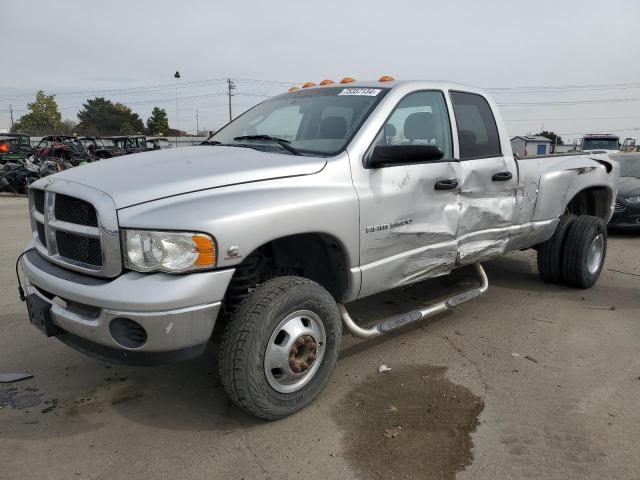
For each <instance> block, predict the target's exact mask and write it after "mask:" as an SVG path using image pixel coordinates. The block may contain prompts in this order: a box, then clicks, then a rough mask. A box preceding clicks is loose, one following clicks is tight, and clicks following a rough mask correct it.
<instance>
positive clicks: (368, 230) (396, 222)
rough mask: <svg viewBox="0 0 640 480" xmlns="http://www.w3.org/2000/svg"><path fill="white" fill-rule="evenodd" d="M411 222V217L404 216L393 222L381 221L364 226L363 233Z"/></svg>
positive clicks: (389, 228)
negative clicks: (378, 223)
mask: <svg viewBox="0 0 640 480" xmlns="http://www.w3.org/2000/svg"><path fill="white" fill-rule="evenodd" d="M412 222H413V219H412V218H405V219H403V220H396V221H395V222H389V223H382V224H380V225H369V226H368V227H367V228H365V233H373V232H382V231H384V230H391V229H392V228H398V227H402V226H403V225H409V224H410V223H412Z"/></svg>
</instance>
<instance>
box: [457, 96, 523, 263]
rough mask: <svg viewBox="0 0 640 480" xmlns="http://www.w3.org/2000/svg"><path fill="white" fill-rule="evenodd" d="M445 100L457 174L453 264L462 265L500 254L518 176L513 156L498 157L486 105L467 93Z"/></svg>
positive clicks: (500, 152) (495, 132)
mask: <svg viewBox="0 0 640 480" xmlns="http://www.w3.org/2000/svg"><path fill="white" fill-rule="evenodd" d="M450 96H451V102H452V104H453V110H454V112H455V120H456V126H457V133H458V145H459V156H460V173H461V177H460V226H459V229H458V259H457V262H458V263H459V264H462V265H464V264H470V263H476V262H478V261H481V260H485V259H488V258H492V257H494V256H497V255H499V254H501V253H503V252H504V251H505V248H506V246H507V242H508V240H509V235H510V230H511V229H510V227H511V226H512V225H513V222H514V215H515V212H516V187H517V182H518V178H517V177H518V172H517V164H516V162H515V160H514V158H513V156H512V155H508V154H503V148H502V146H501V142H500V134H499V133H498V126H497V124H496V120H495V118H494V115H493V112H492V110H491V106H490V105H489V103H488V102H487V100H486V99H485V98H484V97H483V96H482V95H478V94H475V93H468V92H458V91H452V92H450ZM505 138H506V137H505ZM504 150H506V151H507V152H508V149H506V148H505V149H504Z"/></svg>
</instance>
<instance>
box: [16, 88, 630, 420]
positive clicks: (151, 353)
mask: <svg viewBox="0 0 640 480" xmlns="http://www.w3.org/2000/svg"><path fill="white" fill-rule="evenodd" d="M617 180H618V166H617V164H616V163H615V162H612V161H610V160H609V159H608V157H607V156H590V155H580V154H576V155H564V156H542V157H528V158H526V159H522V160H516V159H514V156H513V154H512V152H511V146H510V142H509V136H508V135H507V131H506V129H505V126H504V124H503V122H502V120H501V118H500V115H499V112H498V109H497V108H496V105H495V103H494V102H493V101H492V100H491V99H490V98H489V97H488V96H487V95H486V94H485V93H484V92H483V91H482V90H480V89H477V88H473V87H468V86H464V85H456V84H451V83H443V82H428V81H395V80H393V79H390V78H388V77H383V78H381V79H380V80H378V81H371V82H355V81H352V79H350V78H345V79H343V80H342V81H341V82H339V83H334V82H331V81H329V80H326V81H323V82H321V85H318V86H316V85H315V84H311V83H309V84H305V85H304V88H299V89H295V88H292V89H291V91H289V92H288V93H285V94H282V95H279V96H276V97H274V98H271V99H269V100H267V101H265V102H263V103H261V104H259V105H257V106H256V107H254V108H252V109H250V110H249V111H247V112H246V113H244V114H243V115H241V116H239V117H238V118H236V119H235V120H233V121H232V122H231V123H229V124H228V125H227V126H225V127H224V128H222V129H221V130H220V131H218V132H217V133H215V134H214V135H212V136H211V137H210V138H209V139H208V140H207V141H205V142H204V143H203V144H202V145H199V146H193V147H185V148H179V149H171V150H159V151H156V152H148V153H140V154H135V155H131V156H128V157H126V158H113V159H110V160H109V161H103V162H99V163H94V164H91V165H86V166H81V167H78V168H74V169H70V170H67V171H64V172H61V173H59V174H56V175H53V176H50V177H47V178H44V179H41V180H39V181H37V182H35V183H34V184H32V185H31V188H30V191H29V213H30V216H31V225H32V230H33V241H32V243H30V245H29V246H28V247H27V248H26V249H25V251H24V252H23V253H22V258H21V259H20V260H21V266H22V270H23V272H24V276H25V285H24V289H25V290H26V291H25V292H23V293H24V294H23V297H26V300H27V306H28V312H29V316H30V319H31V322H32V323H33V324H34V325H35V326H37V327H39V328H40V329H41V330H42V331H43V332H44V333H45V334H46V335H48V336H55V337H56V338H58V339H59V340H61V341H62V342H64V343H65V344H67V345H69V346H71V347H73V348H75V349H77V350H79V351H81V352H85V353H87V354H89V355H92V356H95V357H98V358H102V359H104V360H107V361H113V362H120V363H129V364H145V363H147V364H149V363H154V362H167V361H175V360H181V359H186V358H191V357H194V356H197V355H200V354H201V353H202V352H203V350H204V349H205V346H206V345H207V342H209V340H210V338H211V337H212V334H214V333H215V336H216V338H221V345H220V357H219V370H220V376H221V381H222V384H223V385H224V388H225V390H226V392H227V393H228V394H229V396H230V397H231V398H232V399H233V401H234V402H235V403H236V404H237V405H238V406H239V407H240V408H242V409H244V410H245V411H247V412H250V413H252V414H254V415H257V416H260V417H263V418H267V419H275V418H280V417H283V416H286V415H289V414H291V413H293V412H295V411H297V410H299V409H301V408H303V407H304V406H306V405H308V404H309V403H310V402H311V401H312V400H313V399H314V397H316V396H317V395H318V393H319V392H320V391H321V390H322V388H323V387H324V385H325V384H326V383H327V380H328V379H329V377H330V375H331V372H332V370H333V369H334V367H335V364H336V360H337V358H338V353H339V350H340V340H341V335H342V330H343V327H344V328H345V329H346V330H348V331H349V332H350V333H351V334H353V335H355V336H358V337H362V338H368V337H373V336H376V335H382V334H384V333H387V332H390V331H393V330H395V329H397V328H400V327H403V326H406V325H408V324H410V323H412V322H416V321H419V320H420V319H422V318H425V317H427V316H430V315H434V314H437V313H439V312H443V311H445V310H447V309H450V308H454V307H455V306H456V305H459V304H461V303H463V302H466V301H469V300H472V299H473V298H475V297H477V296H478V295H480V294H482V293H483V292H484V291H485V290H486V288H487V277H486V275H485V274H484V271H483V270H482V267H481V265H480V262H482V261H484V260H487V259H490V258H493V257H496V256H497V255H501V254H504V253H506V252H509V251H513V250H520V249H526V248H536V249H537V254H538V266H539V270H540V275H541V277H542V278H543V279H544V280H546V281H550V282H557V283H565V284H568V285H571V286H575V287H581V288H587V287H590V286H591V285H593V283H594V282H595V281H596V280H597V278H598V276H599V274H600V271H601V269H602V265H603V262H604V258H605V253H606V246H607V231H606V228H605V225H606V223H607V221H608V220H609V218H610V216H611V214H612V208H613V200H614V199H615V197H616V184H617ZM461 266H469V271H470V273H472V274H473V275H474V276H475V275H476V274H477V276H478V280H479V282H478V283H477V286H476V287H474V288H472V289H470V290H466V291H461V292H460V293H459V294H457V295H454V296H451V297H449V298H446V299H444V300H442V301H441V302H439V303H436V304H434V305H428V306H425V307H424V308H422V309H420V310H416V311H410V312H402V313H401V314H399V315H397V316H394V317H392V318H387V319H384V320H383V321H381V322H380V323H379V324H377V325H374V326H372V327H365V326H363V325H362V323H360V324H358V323H357V322H355V321H354V320H353V319H352V318H351V317H350V315H349V312H348V309H349V305H348V304H349V302H351V301H353V300H356V299H359V298H362V297H366V296H368V295H373V294H375V293H378V292H382V291H385V290H389V289H394V288H397V287H402V286H406V285H409V284H412V283H414V282H419V281H421V280H424V279H428V278H431V277H436V276H438V275H445V274H448V273H449V272H451V271H452V270H453V269H455V268H457V267H461Z"/></svg>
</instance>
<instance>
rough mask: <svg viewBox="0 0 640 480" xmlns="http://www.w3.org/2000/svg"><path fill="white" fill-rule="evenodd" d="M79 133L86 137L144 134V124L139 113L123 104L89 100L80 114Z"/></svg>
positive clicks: (103, 99) (97, 98)
mask: <svg viewBox="0 0 640 480" xmlns="http://www.w3.org/2000/svg"><path fill="white" fill-rule="evenodd" d="M78 120H80V123H79V124H78V131H79V132H80V133H82V134H84V135H118V134H131V133H142V132H143V131H144V123H143V122H142V119H141V118H140V116H139V115H138V114H137V113H134V112H133V111H132V110H131V109H130V108H129V107H127V106H126V105H123V104H122V103H113V102H112V101H111V100H106V99H105V98H102V97H96V98H94V99H91V100H87V101H86V103H84V104H83V105H82V110H80V111H79V112H78Z"/></svg>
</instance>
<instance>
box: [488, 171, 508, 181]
mask: <svg viewBox="0 0 640 480" xmlns="http://www.w3.org/2000/svg"><path fill="white" fill-rule="evenodd" d="M512 178H513V175H512V174H511V172H500V173H496V174H495V175H494V176H493V177H491V180H493V181H494V182H506V181H508V180H511V179H512Z"/></svg>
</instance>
